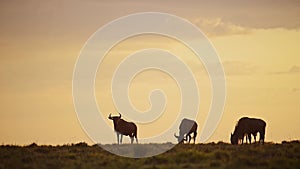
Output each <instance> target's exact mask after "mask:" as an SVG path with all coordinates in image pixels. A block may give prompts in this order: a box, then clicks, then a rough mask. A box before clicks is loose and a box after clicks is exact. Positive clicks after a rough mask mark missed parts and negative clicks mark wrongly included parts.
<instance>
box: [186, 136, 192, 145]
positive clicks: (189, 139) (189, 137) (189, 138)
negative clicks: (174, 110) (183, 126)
mask: <svg viewBox="0 0 300 169" xmlns="http://www.w3.org/2000/svg"><path fill="white" fill-rule="evenodd" d="M187 137H188V142H189V143H190V142H191V139H192V137H191V134H189V135H187Z"/></svg>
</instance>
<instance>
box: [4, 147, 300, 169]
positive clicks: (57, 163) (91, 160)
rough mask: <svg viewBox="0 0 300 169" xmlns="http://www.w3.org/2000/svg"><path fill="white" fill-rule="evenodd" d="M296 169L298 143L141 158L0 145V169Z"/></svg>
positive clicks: (75, 149) (193, 149)
mask: <svg viewBox="0 0 300 169" xmlns="http://www.w3.org/2000/svg"><path fill="white" fill-rule="evenodd" d="M166 145H167V144H166ZM110 146H112V145H110ZM115 146H117V145H115ZM123 146H124V145H123ZM148 146H150V148H151V146H156V147H157V146H158V145H156V144H149V145H148ZM160 146H164V144H162V145H160ZM299 166H300V142H299V141H291V142H282V144H273V143H266V144H264V145H259V144H251V145H230V144H226V143H222V142H221V143H209V144H190V145H177V146H175V147H174V148H173V149H171V150H169V151H167V152H166V153H164V154H161V155H158V156H154V157H149V158H141V159H132V158H125V157H119V156H116V155H113V154H110V153H109V152H107V151H105V150H103V149H101V148H100V147H99V146H97V145H93V146H88V145H86V144H85V143H79V144H72V145H63V146H38V145H36V144H31V145H29V146H13V145H2V146H0V169H24V168H28V169H29V168H30V169H35V168H36V169H46V168H49V169H56V168H57V169H58V168H59V169H81V168H82V169H93V168H108V169H117V168H118V169H119V168H122V169H123V168H124V169H125V168H130V169H131V168H143V169H156V168H157V169H158V168H162V169H163V168H165V169H168V168H170V169H176V168H186V169H190V168H214V169H217V168H228V169H234V168H263V169H264V168H266V169H267V168H269V169H271V168H272V169H276V168H278V169H282V168H299Z"/></svg>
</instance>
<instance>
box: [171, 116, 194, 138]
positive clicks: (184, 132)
mask: <svg viewBox="0 0 300 169" xmlns="http://www.w3.org/2000/svg"><path fill="white" fill-rule="evenodd" d="M197 128H198V124H197V123H196V122H195V121H194V120H189V119H186V118H184V119H183V120H182V121H181V123H180V126H179V136H176V133H174V136H175V137H176V138H177V140H178V143H184V141H188V143H190V141H191V134H192V133H193V140H194V143H195V141H196V136H197ZM184 137H185V138H184Z"/></svg>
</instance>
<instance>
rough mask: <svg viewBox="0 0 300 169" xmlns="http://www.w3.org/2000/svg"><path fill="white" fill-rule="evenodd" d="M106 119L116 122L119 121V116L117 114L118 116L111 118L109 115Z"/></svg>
mask: <svg viewBox="0 0 300 169" xmlns="http://www.w3.org/2000/svg"><path fill="white" fill-rule="evenodd" d="M108 119H110V120H113V121H117V120H119V119H121V114H120V113H119V116H113V117H112V116H111V114H109V116H108Z"/></svg>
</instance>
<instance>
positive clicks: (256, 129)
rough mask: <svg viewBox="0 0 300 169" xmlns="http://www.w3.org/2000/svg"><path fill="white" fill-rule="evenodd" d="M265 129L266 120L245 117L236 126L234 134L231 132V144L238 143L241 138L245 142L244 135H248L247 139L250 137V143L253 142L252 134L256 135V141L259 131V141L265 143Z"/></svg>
mask: <svg viewBox="0 0 300 169" xmlns="http://www.w3.org/2000/svg"><path fill="white" fill-rule="evenodd" d="M265 129H266V122H265V121H263V120H261V119H256V118H249V117H243V118H241V119H240V120H239V121H238V123H237V125H236V126H235V129H234V132H233V134H232V133H231V137H230V141H231V144H238V142H239V140H242V144H243V142H244V136H246V141H247V137H248V139H249V143H250V144H251V134H252V135H253V136H254V141H255V142H256V135H257V133H259V142H260V141H262V143H264V140H265Z"/></svg>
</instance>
